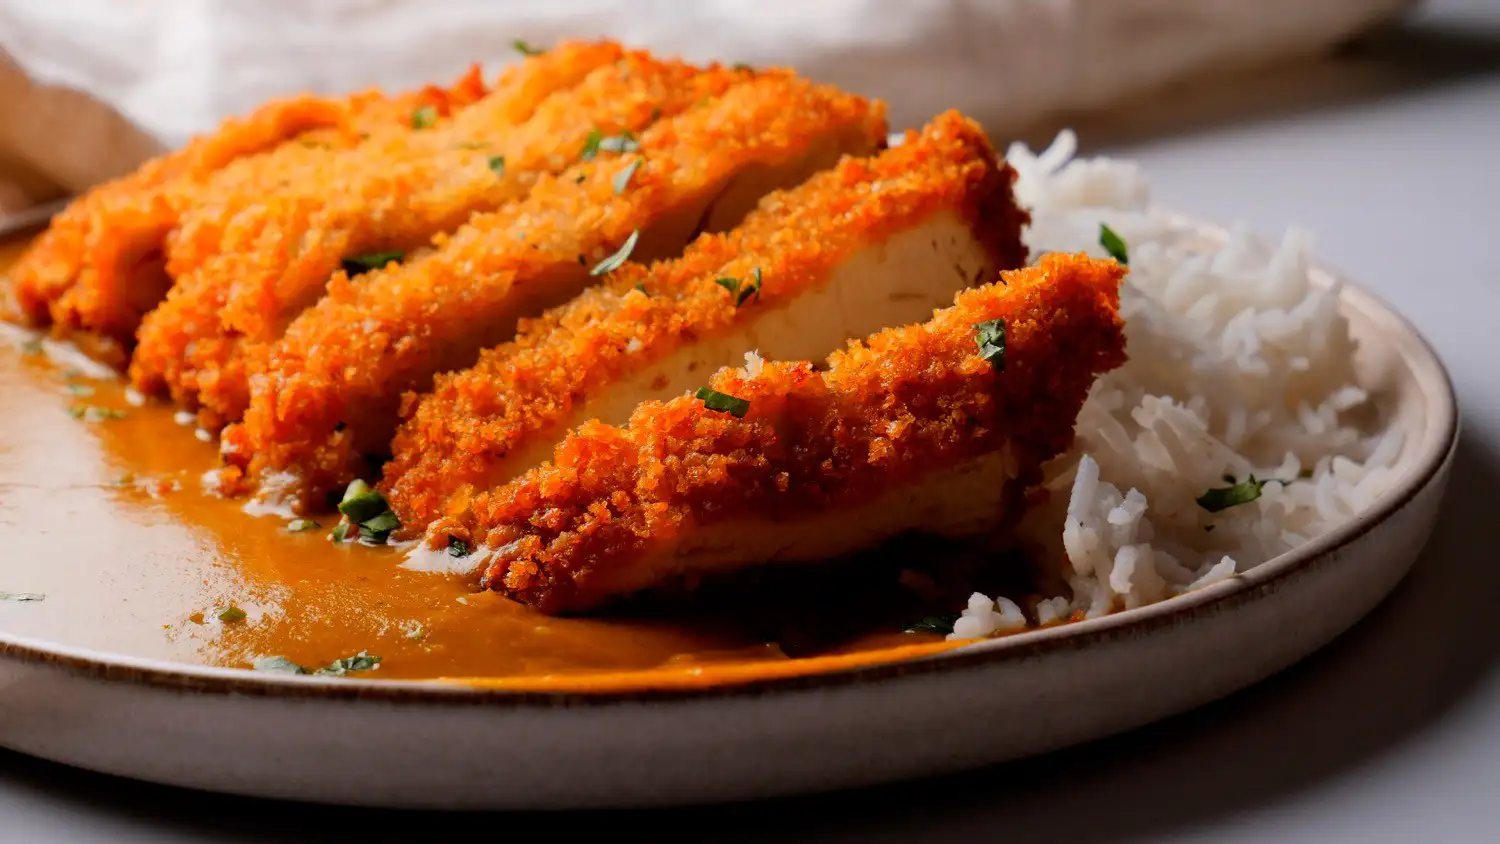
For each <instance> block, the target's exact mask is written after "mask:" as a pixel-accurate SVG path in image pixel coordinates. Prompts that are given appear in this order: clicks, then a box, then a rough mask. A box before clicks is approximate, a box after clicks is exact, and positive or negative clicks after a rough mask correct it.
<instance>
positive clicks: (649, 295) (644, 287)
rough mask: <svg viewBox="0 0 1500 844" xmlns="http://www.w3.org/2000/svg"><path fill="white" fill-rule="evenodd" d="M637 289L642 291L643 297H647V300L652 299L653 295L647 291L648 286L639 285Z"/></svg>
mask: <svg viewBox="0 0 1500 844" xmlns="http://www.w3.org/2000/svg"><path fill="white" fill-rule="evenodd" d="M635 289H636V290H639V291H641V295H642V296H645V297H646V298H647V299H650V298H651V294H650V293H649V292H648V291H647V290H646V285H644V284H637V285H636V286H635Z"/></svg>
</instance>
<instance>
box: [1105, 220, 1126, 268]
mask: <svg viewBox="0 0 1500 844" xmlns="http://www.w3.org/2000/svg"><path fill="white" fill-rule="evenodd" d="M1099 245H1100V246H1103V247H1104V251H1105V252H1108V253H1109V257H1111V258H1114V259H1115V260H1116V261H1119V262H1120V263H1122V264H1127V265H1128V264H1129V263H1130V253H1129V251H1128V250H1127V249H1126V248H1125V239H1124V238H1122V237H1120V236H1119V235H1117V234H1115V230H1114V229H1112V228H1110V227H1109V226H1107V225H1105V224H1104V223H1100V224H1099Z"/></svg>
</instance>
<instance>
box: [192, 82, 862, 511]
mask: <svg viewBox="0 0 1500 844" xmlns="http://www.w3.org/2000/svg"><path fill="white" fill-rule="evenodd" d="M885 131H886V129H885V122H884V115H883V108H882V107H881V106H879V105H878V104H874V103H871V102H869V101H866V100H864V99H861V98H858V97H854V96H850V95H847V94H843V93H841V92H839V91H837V90H835V89H832V88H828V87H824V86H816V85H812V84H810V83H808V82H805V81H803V80H800V79H797V78H796V77H794V76H793V75H791V74H790V73H786V72H779V71H777V72H764V73H760V74H757V75H755V76H754V78H752V79H750V80H749V81H747V82H745V83H744V84H742V85H738V86H736V87H734V88H731V89H730V90H729V91H728V92H727V93H726V94H724V96H723V97H720V98H718V99H713V100H710V101H707V102H705V103H703V104H702V105H700V106H698V107H696V108H694V109H691V110H689V111H687V112H686V113H684V114H682V115H680V116H678V117H676V118H674V119H671V120H663V121H660V122H658V123H656V124H654V125H653V126H652V127H651V128H650V129H648V130H647V131H646V132H645V133H643V134H642V135H641V137H640V139H639V143H640V161H641V163H640V166H638V167H637V168H636V170H635V172H634V174H633V177H632V179H631V181H630V184H629V185H628V186H627V188H626V189H625V190H623V191H617V190H616V188H615V185H614V182H615V179H616V177H617V176H618V175H619V174H620V172H621V171H622V169H623V168H624V167H626V166H630V162H627V161H625V160H623V157H622V156H620V155H618V154H614V153H602V154H600V155H599V156H598V157H597V158H595V159H594V160H591V161H584V162H581V163H580V164H578V165H577V166H575V167H573V168H572V169H570V170H568V171H566V172H565V173H563V174H561V175H559V176H556V177H551V176H542V177H541V178H539V179H538V181H537V183H536V185H535V186H534V188H533V189H532V192H531V194H530V195H529V197H528V198H527V199H526V200H524V201H522V202H519V203H515V204H513V205H511V206H508V207H507V208H505V209H502V210H501V211H498V212H495V213H491V214H484V215H478V216H476V217H475V218H474V219H473V220H472V221H471V222H470V224H469V225H467V226H465V227H464V228H463V229H461V230H459V231H458V232H457V233H455V234H453V235H452V236H451V237H439V238H438V239H437V241H436V249H435V251H434V252H433V253H432V254H430V255H428V256H426V257H422V258H418V259H415V260H412V261H410V262H408V263H407V264H405V265H403V266H399V267H389V268H387V269H386V270H385V271H382V272H374V273H368V274H366V275H364V276H361V277H360V278H359V279H358V280H357V281H351V280H350V279H348V278H346V277H344V276H343V275H336V276H335V277H334V279H333V281H332V282H331V283H330V284H329V287H328V294H327V296H326V297H325V298H324V299H323V300H322V301H320V302H319V303H318V304H317V306H315V307H313V308H311V309H309V310H308V311H306V312H304V313H303V314H302V316H301V317H299V318H298V319H297V320H295V321H294V322H293V324H292V326H291V327H290V328H289V329H288V330H287V332H286V335H285V336H284V337H283V338H282V340H281V341H280V342H278V343H277V344H276V346H275V348H274V349H273V350H272V351H271V353H270V355H269V363H268V365H267V366H266V368H265V370H264V372H263V373H261V374H259V375H257V376H256V377H255V378H254V380H253V383H252V400H251V405H250V408H249V410H248V412H247V413H246V414H245V418H244V422H243V424H242V425H240V426H234V427H231V428H229V429H227V430H226V431H225V433H224V437H223V441H222V446H223V453H224V456H225V458H226V461H227V462H228V463H229V464H230V465H231V466H232V467H241V468H244V469H247V470H248V473H249V476H250V477H252V478H254V477H256V476H258V475H260V474H261V473H264V472H277V471H285V470H294V471H295V472H296V473H298V474H299V475H300V480H301V483H302V485H303V489H302V490H300V495H298V496H297V498H298V500H299V501H300V503H302V505H303V506H304V507H305V506H308V505H309V504H312V505H316V504H318V503H321V502H320V501H319V499H320V498H321V497H322V496H323V495H325V494H327V493H328V492H330V491H331V490H333V489H335V488H338V487H341V486H342V485H343V484H345V483H347V482H348V481H349V480H351V479H352V478H353V477H355V476H357V475H360V474H364V473H368V472H369V471H370V468H369V467H368V466H367V464H366V461H365V459H364V455H365V454H366V453H369V452H376V453H379V452H384V451H386V450H387V449H388V448H389V444H390V440H391V436H392V435H393V434H394V432H395V427H396V423H397V421H398V410H399V406H400V402H401V397H402V394H403V393H404V392H406V391H408V390H422V389H425V388H426V387H427V386H428V385H429V383H430V379H431V378H432V376H433V375H434V374H435V373H437V372H441V371H444V370H451V369H457V368H461V367H464V366H468V365H470V364H472V363H473V362H474V359H475V358H476V357H477V356H478V354H479V352H480V350H481V349H483V348H485V347H487V346H491V345H495V344H497V343H499V342H502V341H504V340H507V339H510V337H512V336H513V335H514V331H515V318H516V316H517V315H519V316H525V315H527V312H528V311H529V313H531V314H535V313H537V312H540V311H541V310H543V309H545V308H546V307H549V306H553V305H556V304H560V303H561V302H562V301H565V300H566V299H567V298H571V297H572V295H574V294H575V293H576V291H577V289H578V287H579V286H580V283H581V282H587V280H588V277H587V275H585V273H586V272H587V269H588V268H589V267H592V266H594V265H596V264H597V263H598V262H600V261H601V260H603V259H604V258H606V257H608V256H609V255H610V254H611V253H613V252H614V251H615V250H616V249H617V248H619V247H620V246H621V244H622V243H624V242H625V241H626V239H627V238H628V237H629V236H630V235H631V233H632V232H635V231H638V230H645V229H648V228H649V227H650V225H651V224H652V223H653V222H655V221H657V220H659V219H661V218H663V217H666V216H668V215H669V214H670V213H671V212H672V211H673V210H674V209H676V208H677V207H679V206H681V205H683V204H684V203H687V202H694V201H699V200H701V199H702V198H704V196H705V194H711V193H712V192H715V191H718V190H720V189H722V187H723V186H724V185H726V184H727V183H728V182H729V181H730V179H731V178H732V177H733V176H735V175H736V174H739V173H742V172H746V171H752V170H753V169H754V168H755V167H756V166H758V165H765V164H774V163H776V162H782V161H787V160H792V159H794V158H796V157H800V156H802V155H805V154H806V153H807V152H808V151H809V150H811V149H814V148H816V147H818V146H819V145H827V144H830V143H831V142H832V143H834V145H835V146H836V148H838V149H842V150H852V151H856V152H859V153H864V152H868V151H869V150H871V149H874V148H875V147H876V146H877V145H878V144H880V143H882V142H883V141H884V138H885ZM729 222H730V223H731V224H732V223H733V222H734V221H729ZM682 246H683V243H682V241H680V240H676V241H674V242H665V241H663V242H661V243H658V244H655V245H649V244H648V243H647V238H642V240H641V243H640V245H639V246H638V247H637V249H636V252H635V256H636V257H637V258H650V257H666V255H667V254H672V253H676V252H678V251H679V250H680V249H681V248H682ZM653 253H655V254H653ZM225 476H226V480H228V481H230V482H231V483H232V482H234V481H235V476H234V474H233V473H232V472H231V471H226V473H225Z"/></svg>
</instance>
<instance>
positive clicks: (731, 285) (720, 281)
mask: <svg viewBox="0 0 1500 844" xmlns="http://www.w3.org/2000/svg"><path fill="white" fill-rule="evenodd" d="M714 284H717V285H719V286H720V287H722V288H724V289H725V290H728V291H729V298H731V299H733V300H735V301H736V302H738V301H739V300H740V280H739V279H737V278H734V277H733V276H724V277H722V278H716V279H714Z"/></svg>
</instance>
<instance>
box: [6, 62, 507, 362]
mask: <svg viewBox="0 0 1500 844" xmlns="http://www.w3.org/2000/svg"><path fill="white" fill-rule="evenodd" d="M484 93H485V86H484V83H483V81H482V79H481V78H480V76H479V70H478V67H477V66H476V67H474V68H472V69H471V70H470V71H469V73H467V74H466V75H465V76H464V77H462V78H461V79H459V80H458V81H457V82H456V83H454V84H453V85H452V86H450V87H448V88H446V89H445V88H439V87H436V86H428V87H425V88H422V89H420V90H416V91H411V92H408V93H403V94H399V95H396V96H387V95H384V94H381V93H379V92H374V91H367V92H361V93H357V94H354V95H351V96H349V97H346V98H343V99H333V98H327V97H317V96H310V95H309V96H300V97H294V98H290V99H285V100H278V101H275V102H272V103H269V104H267V105H265V106H263V107H261V108H259V109H257V110H256V111H254V112H253V113H251V114H250V115H248V116H247V117H244V118H233V119H229V120H226V121H225V122H224V123H223V125H221V126H220V127H219V129H218V130H217V131H215V132H213V133H212V134H208V135H205V136H202V137H199V138H195V139H193V140H192V141H190V142H189V143H188V144H187V145H186V146H184V147H183V148H181V149H179V150H176V151H174V152H171V153H168V154H166V155H163V156H161V157H159V158H156V159H154V160H152V161H149V162H147V163H145V164H143V165H142V166H141V167H140V168H138V169H137V170H136V171H135V172H133V173H131V174H129V175H127V176H124V177H122V178H119V179H116V180H113V181H111V182H107V183H105V184H102V185H99V186H98V187H95V188H94V189H92V190H90V191H89V192H88V193H86V194H85V195H84V196H82V197H80V198H79V199H77V200H75V201H74V202H73V203H71V204H70V205H69V206H68V207H67V208H66V209H64V210H63V211H62V212H61V213H60V214H58V215H57V216H56V217H55V218H54V219H53V220H52V223H51V225H50V226H49V227H48V228H47V230H46V231H45V232H43V233H42V234H41V235H40V236H39V237H38V238H37V239H36V240H35V241H34V242H33V243H32V245H31V246H30V248H29V249H28V250H27V251H26V253H25V254H24V255H22V256H21V258H20V260H19V261H17V263H16V264H15V265H14V266H13V267H12V268H11V270H10V273H9V276H10V279H11V299H12V300H13V304H14V306H15V308H16V310H17V311H18V312H19V314H18V315H19V316H20V317H21V318H22V319H23V320H24V321H25V322H27V323H29V324H31V325H33V326H36V327H42V326H46V325H49V324H51V325H53V326H54V331H55V333H57V334H60V335H71V334H75V333H76V332H80V331H81V332H88V333H90V334H92V335H95V337H94V338H93V339H94V340H95V342H92V343H89V344H87V345H86V348H89V349H90V350H91V351H94V352H96V353H97V355H98V356H99V357H101V359H105V360H106V361H107V362H110V363H113V364H116V365H123V362H124V355H125V353H126V352H127V351H128V348H129V346H130V345H131V344H132V342H133V335H134V332H135V329H136V325H137V324H138V322H139V320H140V317H141V315H142V314H144V313H146V312H147V311H149V310H150V309H151V308H152V307H154V306H155V305H156V304H157V302H159V301H160V300H161V297H162V296H164V295H165V294H166V291H167V288H168V286H169V283H170V280H169V279H168V277H167V275H166V273H165V271H164V266H163V265H164V258H163V241H164V240H165V238H166V236H167V233H168V232H169V231H170V230H171V229H172V227H173V226H174V225H175V224H176V222H177V220H176V218H177V215H178V214H180V213H181V211H182V210H183V208H184V207H186V206H187V205H189V204H190V203H191V201H192V198H193V197H195V196H197V195H198V194H199V193H200V192H201V191H202V190H203V189H204V188H205V187H206V186H207V185H208V184H209V183H210V182H211V181H212V180H213V179H214V178H216V177H218V176H220V175H221V174H223V173H224V171H225V170H228V169H233V170H237V171H244V170H246V169H252V170H253V169H255V168H259V167H262V166H266V164H267V163H268V162H269V161H272V160H274V159H275V158H276V157H277V156H278V155H284V154H287V153H288V152H290V153H292V154H296V151H297V150H300V149H302V148H304V147H306V146H317V147H326V148H332V149H349V148H352V147H354V146H356V145H358V144H359V143H361V142H363V140H364V139H365V138H366V136H368V135H370V134H371V133H379V132H382V131H385V130H387V129H389V128H390V127H399V126H403V125H406V126H409V125H410V123H411V120H412V115H413V114H414V113H420V112H422V110H424V109H430V110H431V112H432V113H433V114H434V115H435V116H436V117H437V119H439V120H441V119H444V118H445V117H446V116H447V115H449V114H451V113H453V112H455V111H457V110H459V109H461V108H463V107H464V106H466V105H468V104H470V103H472V102H474V101H476V100H478V99H479V98H480V97H481V96H483V95H484ZM81 339H87V338H81Z"/></svg>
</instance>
